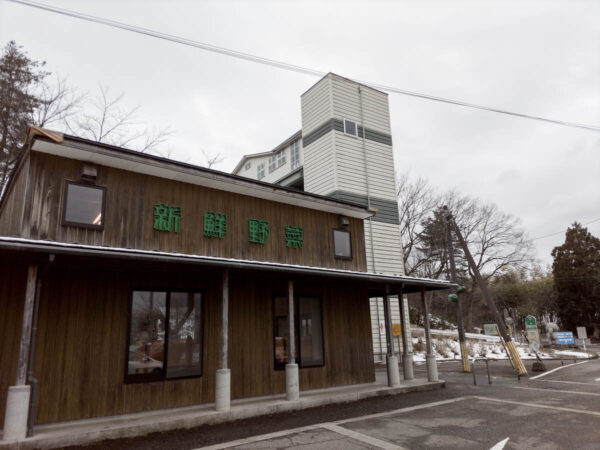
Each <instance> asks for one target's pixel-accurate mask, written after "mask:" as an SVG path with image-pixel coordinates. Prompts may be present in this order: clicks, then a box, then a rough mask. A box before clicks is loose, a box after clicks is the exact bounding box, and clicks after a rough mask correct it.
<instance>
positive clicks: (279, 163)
mask: <svg viewBox="0 0 600 450" xmlns="http://www.w3.org/2000/svg"><path fill="white" fill-rule="evenodd" d="M286 156H287V154H286V151H285V149H283V150H281V151H280V152H279V153H277V167H281V166H283V165H284V164H285V161H286Z"/></svg>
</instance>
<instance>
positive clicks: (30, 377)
mask: <svg viewBox="0 0 600 450" xmlns="http://www.w3.org/2000/svg"><path fill="white" fill-rule="evenodd" d="M53 262H54V255H53V254H50V255H49V256H48V262H47V263H46V264H45V265H44V269H43V270H42V273H41V274H39V275H38V278H37V280H36V281H35V297H34V303H33V322H32V325H31V344H30V345H29V369H28V371H27V381H28V382H29V384H30V385H31V396H30V397H29V415H28V417H27V437H31V436H33V422H34V420H35V405H36V399H37V391H38V380H37V378H35V377H34V371H35V343H36V336H37V328H38V313H39V310H40V295H41V292H42V279H43V278H44V276H45V275H46V273H47V272H48V267H49V266H50V265H51V264H52V263H53Z"/></svg>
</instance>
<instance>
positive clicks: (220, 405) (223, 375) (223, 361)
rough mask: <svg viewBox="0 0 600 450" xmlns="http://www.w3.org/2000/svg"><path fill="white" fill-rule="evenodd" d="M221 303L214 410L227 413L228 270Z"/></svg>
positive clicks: (229, 397) (228, 381)
mask: <svg viewBox="0 0 600 450" xmlns="http://www.w3.org/2000/svg"><path fill="white" fill-rule="evenodd" d="M221 300H222V303H221V351H220V355H219V369H217V375H216V386H215V409H216V410H217V411H229V409H230V408H231V370H230V369H229V368H228V367H227V351H228V345H229V342H228V340H229V270H228V269H225V270H223V293H222V298H221Z"/></svg>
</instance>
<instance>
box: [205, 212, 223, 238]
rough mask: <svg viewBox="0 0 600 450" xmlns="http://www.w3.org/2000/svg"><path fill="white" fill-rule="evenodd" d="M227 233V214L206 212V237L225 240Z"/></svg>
mask: <svg viewBox="0 0 600 450" xmlns="http://www.w3.org/2000/svg"><path fill="white" fill-rule="evenodd" d="M225 233H227V214H221V213H216V212H212V211H206V212H205V213H204V236H208V237H218V238H223V236H225Z"/></svg>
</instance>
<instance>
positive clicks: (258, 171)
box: [256, 163, 265, 180]
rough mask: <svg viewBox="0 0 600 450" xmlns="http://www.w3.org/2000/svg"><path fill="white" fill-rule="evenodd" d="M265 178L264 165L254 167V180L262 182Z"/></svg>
mask: <svg viewBox="0 0 600 450" xmlns="http://www.w3.org/2000/svg"><path fill="white" fill-rule="evenodd" d="M264 177H265V163H260V164H259V165H258V166H256V178H257V179H258V180H262V179H263V178H264Z"/></svg>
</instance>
